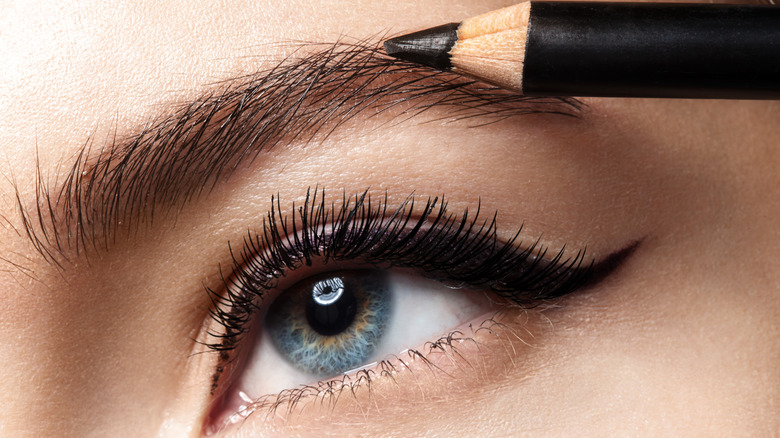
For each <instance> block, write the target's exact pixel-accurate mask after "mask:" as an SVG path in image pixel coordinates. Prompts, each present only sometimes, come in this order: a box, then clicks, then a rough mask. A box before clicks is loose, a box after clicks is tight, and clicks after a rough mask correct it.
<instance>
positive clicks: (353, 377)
mask: <svg viewBox="0 0 780 438" xmlns="http://www.w3.org/2000/svg"><path fill="white" fill-rule="evenodd" d="M340 198H341V199H340V200H339V202H338V203H336V202H332V203H326V202H325V197H324V193H323V194H322V195H318V194H317V193H316V192H315V193H311V192H308V193H307V195H306V198H305V200H304V202H303V204H302V205H299V206H298V207H293V208H292V211H291V213H290V214H289V215H285V214H283V213H282V212H281V211H282V210H281V207H280V202H279V201H278V200H276V202H274V200H273V199H272V202H271V204H272V208H271V209H270V210H269V213H268V214H267V215H266V217H265V219H264V220H263V223H262V227H261V228H260V231H258V232H252V231H250V232H249V234H248V235H247V236H246V237H245V239H244V242H243V243H244V245H243V248H242V249H241V250H240V251H234V250H233V248H232V246H231V249H230V252H231V254H232V255H233V259H234V266H233V269H232V272H228V273H227V274H226V275H224V276H223V278H224V281H223V283H224V284H223V286H224V287H223V288H222V291H223V292H220V293H217V292H214V291H212V290H209V293H210V294H211V296H212V298H213V300H214V304H215V306H214V309H212V313H211V317H212V318H213V319H214V320H215V322H216V323H217V324H218V325H219V326H220V327H219V329H216V330H211V331H210V332H209V335H210V336H211V339H212V340H213V341H215V342H213V343H208V344H207V346H208V347H209V348H210V349H212V350H214V351H217V352H218V353H219V362H218V365H217V366H216V372H215V373H214V375H213V376H212V380H211V389H212V394H213V395H214V396H215V397H216V398H215V401H214V405H213V406H212V409H211V412H210V414H209V416H208V421H207V424H206V425H204V430H205V431H207V432H208V431H216V430H219V429H222V428H224V427H226V426H228V425H229V423H231V422H239V421H242V419H243V418H245V417H246V416H248V415H249V414H252V413H253V412H256V411H258V410H265V411H266V413H267V414H271V413H272V412H276V410H277V409H278V408H279V407H280V406H285V408H284V409H285V410H286V411H287V412H292V410H293V409H294V408H295V406H297V405H298V404H299V402H300V401H301V400H303V399H306V398H308V397H309V396H311V397H312V398H313V397H319V396H320V394H324V395H322V397H329V395H328V394H333V395H335V394H337V393H338V391H340V389H339V388H344V387H349V388H351V389H352V390H353V391H354V390H355V389H356V388H358V386H359V385H364V386H370V382H371V376H372V373H373V374H374V375H377V374H378V375H383V374H384V373H386V372H387V371H388V370H390V371H391V372H392V371H395V368H393V365H392V363H391V360H389V359H388V358H390V359H392V358H393V357H395V363H401V359H400V356H401V355H402V353H403V352H405V351H406V350H409V351H406V353H408V354H409V356H407V358H409V357H413V358H418V357H419V358H421V359H422V361H421V362H422V363H430V362H429V359H428V358H427V357H430V355H428V356H427V357H426V353H428V351H422V352H418V351H417V350H416V349H422V347H423V346H425V345H426V344H427V345H428V346H431V345H433V346H436V345H442V344H441V343H440V342H439V341H440V340H442V339H447V340H449V339H454V336H455V335H456V334H457V333H458V332H460V333H462V334H463V335H464V336H463V337H465V338H467V339H468V338H470V335H472V334H473V332H469V331H468V327H469V326H471V327H475V326H476V327H477V328H478V327H479V326H480V324H481V323H483V322H486V321H488V320H491V319H493V316H495V315H497V314H500V312H501V311H502V309H505V308H507V307H514V308H515V309H518V311H520V312H522V311H524V310H525V309H528V308H529V307H533V306H536V305H538V304H540V303H544V302H547V301H550V300H553V299H556V298H559V297H562V296H564V295H566V294H569V293H572V292H574V291H575V290H577V289H578V288H580V287H582V286H583V285H587V284H593V283H594V282H597V281H600V280H601V279H603V278H605V277H606V276H607V275H609V273H610V272H612V271H613V270H614V269H616V268H617V267H618V266H619V265H620V264H621V263H622V261H623V260H625V258H627V257H628V256H629V255H630V254H631V253H632V251H633V250H634V248H636V246H637V243H632V244H630V245H629V246H627V247H625V248H623V249H622V250H619V251H617V252H615V253H613V254H611V255H609V256H607V257H605V258H603V259H601V260H600V261H598V262H596V261H593V262H592V263H589V264H587V265H584V266H583V260H584V254H583V252H582V251H573V252H572V251H568V252H565V251H564V250H563V249H561V250H559V251H557V252H555V251H548V250H547V248H546V247H545V246H543V245H541V244H539V242H538V240H536V241H534V240H531V241H530V242H531V243H530V244H528V243H526V244H523V242H521V241H520V240H519V237H518V236H519V232H518V233H517V234H515V237H513V238H509V239H507V240H500V239H499V238H498V233H497V230H496V222H495V216H493V219H492V220H485V219H481V218H480V217H479V209H477V212H476V213H472V214H470V213H469V212H468V211H463V212H462V213H461V214H451V213H449V212H448V210H447V204H446V203H445V202H443V201H441V200H440V199H439V198H428V200H427V202H424V203H422V204H417V206H415V203H414V198H413V197H409V198H407V199H406V200H405V201H404V202H402V203H401V204H400V206H399V207H398V208H396V209H389V208H388V206H387V198H386V197H385V198H384V199H383V200H382V201H380V202H375V201H374V202H372V200H371V198H370V196H369V195H368V192H367V191H366V192H364V193H362V194H357V195H355V196H354V197H352V198H348V197H346V196H342V197H340ZM356 267H360V268H365V267H368V269H354V268H356ZM304 277H305V278H304ZM445 285H447V286H445ZM448 286H451V287H448ZM496 303H502V304H496ZM496 323H497V324H499V325H500V324H501V321H497V322H496ZM464 332H465V333H464ZM453 348H454V347H453ZM423 350H424V349H423ZM454 353H455V354H454V356H459V354H460V353H458V352H454ZM475 354H477V353H475ZM480 354H481V353H480ZM388 364H390V365H388ZM403 366H404V365H402V368H403ZM436 368H437V366H434V365H432V368H431V370H432V371H434V372H433V373H432V374H436V370H435V369H436ZM410 372H411V371H410ZM445 374H446V373H445ZM339 379H340V380H341V383H339ZM366 382H368V383H366ZM328 399H329V400H331V401H332V402H334V403H336V404H338V399H339V397H338V395H335V396H334V397H332V398H328Z"/></svg>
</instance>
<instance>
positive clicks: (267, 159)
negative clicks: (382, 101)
mask: <svg viewBox="0 0 780 438" xmlns="http://www.w3.org/2000/svg"><path fill="white" fill-rule="evenodd" d="M352 3H353V2H346V1H344V2H339V1H336V2H266V1H254V2H243V3H238V2H230V3H228V4H224V5H220V6H219V7H214V6H213V4H212V3H198V4H194V5H190V6H188V7H186V8H181V9H176V8H171V7H169V6H165V5H162V4H160V3H159V2H149V3H134V4H133V5H132V6H130V5H126V6H116V5H114V6H110V7H106V6H104V5H103V4H102V3H100V2H84V1H80V2H72V3H63V2H56V3H55V2H52V3H51V4H49V5H46V6H43V7H41V8H40V10H39V11H31V10H30V8H29V7H23V6H11V7H7V8H6V9H7V11H6V12H5V13H4V14H3V17H2V18H0V29H4V30H5V32H3V33H2V35H1V36H0V38H2V43H0V47H4V54H5V56H3V59H4V61H3V66H2V67H0V96H2V98H0V105H2V108H0V113H1V114H2V115H3V117H2V118H0V147H1V148H2V159H1V160H0V175H2V177H3V178H1V179H0V242H2V243H0V257H2V261H3V262H2V263H0V331H1V332H2V334H3V335H2V336H1V337H0V406H2V408H0V434H2V435H3V436H91V435H95V436H199V435H200V434H201V433H202V431H203V424H204V422H206V421H208V419H207V417H208V416H209V412H210V409H211V408H210V403H211V401H212V399H211V397H210V395H209V384H210V377H211V375H212V374H213V372H214V368H215V366H216V359H215V357H214V355H209V354H193V353H197V352H200V351H203V349H202V347H200V346H199V345H197V344H196V343H195V342H193V339H201V340H202V339H204V336H205V330H206V329H208V328H209V327H210V324H213V323H212V322H211V320H210V319H209V318H208V316H207V311H208V309H209V306H210V302H209V300H208V297H207V295H206V293H205V292H204V287H203V286H204V285H207V286H210V287H215V288H218V287H219V285H220V284H221V283H219V266H220V265H223V266H226V265H229V263H230V253H229V252H228V247H227V242H228V241H234V242H240V240H241V238H242V236H243V235H244V234H245V233H246V230H248V229H258V227H259V225H258V218H259V217H261V216H262V215H263V214H264V213H265V212H266V211H267V210H268V208H269V207H270V203H269V200H270V198H271V196H272V195H275V194H277V193H278V194H279V195H280V196H281V198H282V199H283V200H284V203H285V204H286V205H289V204H290V203H291V202H292V201H296V200H298V201H299V200H300V199H302V197H303V195H304V194H305V191H306V188H308V187H310V186H315V185H319V186H320V187H325V188H327V189H328V190H330V191H331V192H332V193H341V191H342V190H345V191H346V192H347V193H355V192H362V191H363V190H365V189H366V188H368V187H371V189H372V190H373V191H375V192H376V193H378V194H383V193H384V192H385V191H387V193H388V195H389V198H390V201H391V202H390V204H391V205H394V204H397V203H399V202H400V201H401V200H403V199H404V198H405V197H406V196H407V195H409V194H410V193H411V192H415V193H417V194H419V195H424V196H428V195H432V196H436V195H440V194H442V193H445V194H446V196H447V198H448V199H449V201H450V207H451V210H452V211H455V212H459V211H461V210H462V209H463V208H466V207H471V208H474V207H475V206H476V204H477V202H478V201H480V202H481V205H482V208H483V209H484V211H486V212H493V211H498V220H499V227H500V233H501V236H502V237H507V236H511V235H512V234H513V233H514V232H515V231H516V230H517V229H518V228H519V227H520V225H521V224H523V225H524V230H523V236H524V237H525V238H526V239H528V240H531V241H533V240H534V239H536V238H538V237H539V236H542V241H543V243H544V244H546V245H549V246H550V248H555V249H557V248H560V247H562V246H563V245H564V244H565V245H566V247H567V248H570V249H582V248H584V247H586V246H587V251H588V255H589V257H592V258H594V259H596V260H598V259H600V258H602V257H604V256H606V255H608V254H610V253H612V252H614V251H617V250H619V249H621V248H624V247H626V246H627V245H629V244H631V243H632V242H636V241H639V242H641V243H640V245H639V246H638V248H637V250H636V252H635V253H634V254H633V255H632V256H631V257H630V258H629V259H627V260H626V261H625V263H623V264H622V265H621V266H620V267H619V269H618V270H617V271H615V272H614V273H613V274H612V275H610V276H609V277H607V278H605V279H604V280H603V281H602V282H600V283H599V284H597V285H595V286H593V287H591V288H588V289H587V290H583V291H579V292H577V293H576V294H574V295H571V296H569V297H566V298H565V299H564V300H562V301H561V302H560V303H558V304H559V305H558V306H557V307H555V308H553V309H549V310H545V311H541V310H534V311H530V312H523V311H519V310H517V309H515V310H512V311H507V312H506V313H505V314H504V315H502V318H503V319H502V320H501V322H502V323H503V324H504V327H503V328H502V329H500V330H497V332H496V333H497V335H495V336H493V335H490V334H486V333H485V332H480V333H477V334H476V335H475V337H476V340H477V341H478V343H479V344H480V345H481V348H479V349H477V348H475V347H474V346H473V344H468V345H465V346H463V347H461V352H462V357H460V358H452V356H451V355H447V354H438V355H436V354H434V355H432V356H431V358H430V359H431V361H433V362H434V363H436V364H437V365H440V367H441V369H442V370H444V371H447V372H446V373H444V372H441V371H435V370H433V369H431V368H429V367H425V366H424V365H422V364H420V363H419V361H417V362H415V363H414V364H412V365H411V366H410V369H408V370H401V371H400V372H399V373H398V374H397V376H396V380H395V382H393V381H391V379H378V380H377V382H376V383H375V385H374V386H373V387H372V390H371V392H370V393H369V392H368V391H367V390H365V388H359V389H357V390H356V391H355V396H354V397H351V396H350V397H343V398H342V399H340V400H339V401H337V402H335V403H334V404H330V403H319V404H318V403H308V404H302V405H299V406H298V407H297V408H296V409H297V410H296V411H294V412H293V413H292V414H288V413H287V412H286V411H285V410H281V411H280V412H279V413H278V415H270V416H269V415H263V414H259V415H254V416H250V417H249V419H248V420H247V422H246V423H244V425H243V427H242V428H240V429H233V430H228V431H226V433H237V434H239V435H240V436H256V435H263V434H267V435H273V436H287V435H289V436H322V435H323V434H325V435H327V434H333V435H336V436H343V435H361V434H362V435H365V436H378V435H380V434H383V435H384V436H410V435H423V434H426V433H427V434H429V435H437V434H440V435H443V436H453V435H462V436H502V435H512V436H518V435H519V436H522V435H529V436H572V435H577V436H605V435H612V436H620V435H622V436H626V435H633V436H635V435H647V436H659V435H660V436H714V435H718V436H772V435H774V434H777V433H778V432H779V431H780V419H778V416H777V415H776V414H777V412H778V411H780V385H777V382H780V326H779V325H778V323H777V321H778V320H779V318H780V259H778V258H777V257H776V248H777V247H778V245H779V244H780V232H778V228H777V217H778V216H780V201H778V199H780V173H778V172H777V170H776V169H777V166H778V164H780V156H778V154H779V153H780V152H778V148H777V147H776V146H777V141H778V139H780V125H778V123H777V116H778V114H780V104H779V103H778V102H772V101H765V102H749V101H690V100H652V99H645V100H643V99H587V100H585V102H586V103H587V104H588V105H589V107H588V109H587V110H586V112H585V113H584V115H583V117H582V118H580V119H574V118H564V117H560V116H550V115H534V116H526V117H519V118H514V119H511V120H509V121H505V122H501V123H497V124H493V125H489V126H487V127H480V128H472V127H469V123H468V122H463V121H461V122H448V121H447V120H437V119H440V118H441V117H442V116H443V115H444V116H446V112H437V113H433V114H426V115H423V116H421V117H417V118H414V119H413V120H409V121H406V122H403V123H401V124H400V125H397V127H394V128H389V127H388V126H387V125H383V122H384V121H386V120H384V119H372V120H371V121H365V120H363V119H360V120H356V121H355V122H353V123H350V124H347V125H346V126H344V127H343V128H342V129H340V130H339V131H337V133H336V134H335V135H334V136H332V137H330V138H328V139H326V140H322V139H318V140H317V141H316V142H315V143H314V144H309V145H305V144H302V143H300V144H293V145H290V146H289V147H287V146H286V147H280V148H277V149H274V150H272V151H270V152H264V153H263V154H261V156H260V159H258V160H256V162H255V163H254V164H252V166H250V167H247V168H243V169H241V170H240V171H239V172H238V173H237V174H236V175H235V176H234V177H233V178H231V179H230V180H228V181H227V182H224V183H221V184H219V185H218V186H216V187H215V189H214V190H213V191H212V192H211V193H210V194H208V195H205V196H202V197H200V198H198V199H197V201H196V202H194V203H191V204H188V205H186V206H184V207H183V208H182V209H181V211H177V213H176V214H172V215H169V216H165V217H162V218H161V219H160V220H156V221H155V222H154V223H153V224H151V225H148V226H144V227H141V228H140V230H141V231H140V232H139V233H137V234H135V235H133V236H131V237H129V238H123V239H119V241H118V242H116V244H115V245H114V246H112V247H111V249H110V250H109V251H101V252H99V253H96V254H94V255H93V256H92V257H91V258H90V260H89V263H87V262H79V263H75V264H74V265H72V266H69V267H67V268H66V269H64V270H58V269H57V268H56V267H54V266H52V265H51V264H49V263H47V262H46V261H44V260H43V259H42V258H41V257H40V255H38V253H36V252H35V250H34V249H33V248H32V246H31V245H30V242H29V240H28V239H27V238H26V236H25V235H24V234H23V231H22V230H23V228H22V226H21V224H20V218H19V212H18V206H17V204H16V198H15V196H16V190H18V191H19V194H20V196H21V199H22V202H23V203H24V204H25V205H33V203H34V197H35V186H34V184H35V181H36V179H35V176H36V156H37V158H38V161H39V165H40V168H41V173H42V174H43V175H44V179H45V180H48V181H54V180H55V179H56V175H58V174H60V173H61V172H63V171H66V170H67V169H69V166H71V165H72V163H73V161H72V157H73V154H74V153H75V152H77V151H78V150H79V149H80V148H81V147H82V146H83V145H84V144H85V142H87V141H88V140H89V139H90V138H91V139H93V141H95V143H96V144H100V143H102V142H103V140H104V139H105V138H106V136H107V135H113V133H114V128H115V129H116V132H117V135H119V136H123V135H129V134H132V133H133V132H136V131H137V130H138V129H139V128H140V127H142V126H143V124H144V123H145V122H146V121H147V120H148V119H149V118H150V117H155V116H158V115H159V114H165V113H166V112H168V111H170V108H173V107H174V106H175V104H176V103H177V102H183V101H186V100H187V99H192V98H195V97H197V96H200V95H202V94H203V93H204V91H206V90H209V87H210V85H208V84H213V83H215V82H217V81H219V80H223V79H228V78H232V77H236V76H239V75H241V74H246V73H250V72H254V71H256V70H257V69H258V67H263V66H272V65H273V64H274V63H275V61H276V60H278V59H280V58H281V57H282V56H284V54H285V53H286V51H289V47H280V46H279V45H275V44H274V43H276V42H279V41H287V40H307V41H335V40H337V39H338V38H339V37H340V36H342V35H349V36H356V37H363V36H365V35H373V34H376V33H377V32H378V31H382V30H389V31H390V32H402V31H405V30H414V29H420V28H425V27H428V26H433V25H437V24H440V23H443V22H450V21H459V20H461V19H462V18H464V17H468V16H472V15H476V14H478V13H482V12H486V11H489V10H492V9H496V8H498V7H501V6H506V5H508V4H510V2H497V1H490V2H484V1H479V2H477V1H473V2H469V1H466V2H461V3H460V4H459V5H456V6H452V5H450V2H448V1H441V2H437V1H430V2H426V3H425V4H420V3H419V2H406V1H398V0H394V1H387V2H384V1H380V2H366V3H363V4H358V5H354V4H352ZM301 11H307V13H306V14H304V15H303V16H302V15H301ZM271 18H272V19H271ZM377 23H380V24H379V25H377ZM426 121H427V122H428V123H424V122H426ZM355 163H359V165H356V164H355ZM204 236H206V237H204ZM302 275H303V274H302ZM477 316H478V315H477ZM410 347H414V346H413V345H410ZM302 383H304V382H302Z"/></svg>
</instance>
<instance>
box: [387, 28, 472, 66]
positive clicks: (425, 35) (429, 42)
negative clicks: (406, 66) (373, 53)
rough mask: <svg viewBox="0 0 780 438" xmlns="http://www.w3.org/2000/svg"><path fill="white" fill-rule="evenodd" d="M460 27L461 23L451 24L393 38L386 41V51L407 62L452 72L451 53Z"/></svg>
mask: <svg viewBox="0 0 780 438" xmlns="http://www.w3.org/2000/svg"><path fill="white" fill-rule="evenodd" d="M458 26H460V23H449V24H444V25H442V26H436V27H432V28H430V29H425V30H421V31H419V32H414V33H410V34H407V35H402V36H399V37H395V38H391V39H389V40H387V41H385V51H386V52H387V54H388V55H390V56H393V57H395V58H399V59H403V60H405V61H411V62H415V63H417V64H422V65H427V66H428V67H433V68H435V69H438V70H445V71H446V70H451V69H452V63H451V62H450V53H449V52H450V50H451V49H452V46H454V45H455V43H456V42H457V41H458Z"/></svg>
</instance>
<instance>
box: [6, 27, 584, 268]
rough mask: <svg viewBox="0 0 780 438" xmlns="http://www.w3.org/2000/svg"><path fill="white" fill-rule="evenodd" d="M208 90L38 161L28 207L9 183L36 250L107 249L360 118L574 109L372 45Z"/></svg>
mask: <svg viewBox="0 0 780 438" xmlns="http://www.w3.org/2000/svg"><path fill="white" fill-rule="evenodd" d="M303 52H306V53H305V54H303V55H301V53H303ZM213 89H214V90H215V91H212V92H210V93H207V94H205V95H203V96H202V97H200V98H198V99H195V100H193V101H191V102H188V103H185V104H180V105H178V106H177V107H176V108H175V109H174V110H173V111H169V112H168V113H167V115H161V116H157V117H155V118H152V119H150V121H149V122H148V123H147V124H146V126H145V127H143V128H142V129H141V130H140V131H138V132H137V133H135V134H133V135H129V136H126V137H123V138H120V137H118V136H117V134H116V130H115V132H114V137H112V138H110V139H108V140H107V141H106V143H105V144H103V145H102V146H101V147H99V148H96V147H94V141H93V139H90V140H88V141H87V142H86V143H85V145H84V146H83V147H82V148H81V151H80V153H79V154H78V155H77V157H76V159H75V162H74V163H73V165H72V166H71V167H70V170H69V172H67V173H66V174H65V175H64V177H60V178H55V183H54V184H51V185H50V184H48V183H46V182H45V181H44V178H43V176H42V173H41V170H40V166H39V168H38V173H37V180H38V181H37V184H36V193H35V202H34V205H33V208H28V207H27V206H26V204H25V203H24V201H23V198H22V196H21V195H20V194H19V191H18V190H17V196H16V200H17V204H18V207H19V210H20V214H21V220H22V223H23V231H24V233H26V235H27V237H29V239H30V241H31V242H32V244H33V246H34V247H35V249H36V250H37V251H38V252H39V253H40V254H41V255H42V256H43V257H44V258H45V259H46V260H47V261H49V262H52V263H54V264H56V265H58V266H60V267H64V262H67V261H69V260H72V259H73V258H74V257H80V256H85V255H87V254H88V252H89V251H90V250H99V249H105V250H108V249H109V247H110V244H111V243H112V242H114V241H116V239H117V235H118V232H119V231H120V230H123V231H126V232H127V233H132V232H133V231H134V230H135V231H137V230H138V227H139V226H140V224H142V223H145V222H148V223H151V222H153V221H154V220H155V218H159V217H160V216H166V215H168V214H171V213H174V214H175V212H176V211H177V208H180V207H181V206H182V205H184V204H186V203H188V202H190V201H192V200H193V199H196V198H198V197H199V196H200V195H202V194H203V193H207V192H208V191H209V190H210V189H211V188H213V187H214V186H215V185H216V184H218V183H219V182H222V181H225V180H226V179H228V178H229V177H230V175H231V174H233V172H234V171H235V170H236V169H238V168H239V167H241V166H244V165H246V164H247V163H251V162H252V161H253V160H255V159H256V158H257V157H258V155H259V153H260V152H261V151H263V150H267V149H270V148H273V147H277V146H280V145H284V144H290V143H293V142H296V141H303V142H307V143H310V142H313V141H314V140H318V139H324V138H327V137H328V136H329V135H331V134H332V133H333V132H334V130H336V129H337V128H338V127H339V126H341V125H343V124H344V123H347V122H348V121H350V120H351V119H353V118H354V117H356V116H357V115H363V116H366V117H374V116H377V115H379V114H382V113H385V112H387V111H388V110H390V109H391V108H399V107H401V106H403V108H401V109H400V111H399V112H400V114H394V115H393V116H391V117H392V118H399V119H398V120H400V121H404V120H407V119H409V118H412V117H414V116H416V115H418V114H421V113H423V112H426V111H428V110H430V109H432V108H442V109H444V112H443V113H442V114H443V115H442V116H441V118H442V119H443V118H447V119H448V120H464V119H473V120H475V121H477V123H476V125H475V126H480V125H484V124H489V123H493V122H497V121H500V120H504V119H507V118H510V117H515V116H519V115H525V114H537V113H547V114H559V115H564V116H575V117H576V116H577V115H578V113H579V112H580V111H581V110H582V108H583V104H582V103H581V102H579V101H577V100H576V99H572V98H535V97H525V96H520V95H517V94H514V93H511V92H508V91H505V90H502V89H499V88H497V87H493V86H490V85H487V84H483V83H479V82H476V81H473V80H469V79H466V78H463V77H461V76H458V75H455V74H452V73H446V72H438V71H434V70H430V69H427V68H421V67H419V66H417V65H415V64H412V63H409V62H406V61H401V60H397V59H395V58H391V57H389V56H387V55H386V54H385V53H384V52H383V49H382V48H381V47H380V45H379V44H378V43H377V42H370V41H369V40H362V41H357V42H352V43H347V42H343V41H340V42H337V43H331V44H315V43H306V44H301V45H300V46H299V47H298V49H297V50H296V51H294V52H293V55H291V56H290V57H288V58H286V59H284V60H282V61H281V62H280V63H278V64H277V65H276V66H274V67H272V68H269V69H266V70H261V71H258V72H256V73H254V74H251V75H247V76H242V77H237V78H233V79H231V80H229V81H223V82H220V83H217V84H214V85H213ZM366 110H373V111H366ZM128 235H129V234H128Z"/></svg>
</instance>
